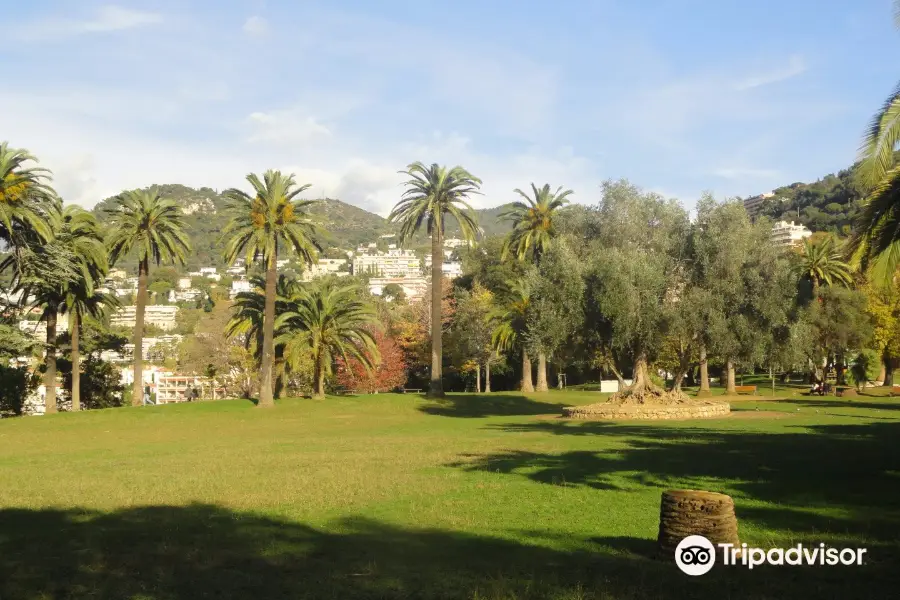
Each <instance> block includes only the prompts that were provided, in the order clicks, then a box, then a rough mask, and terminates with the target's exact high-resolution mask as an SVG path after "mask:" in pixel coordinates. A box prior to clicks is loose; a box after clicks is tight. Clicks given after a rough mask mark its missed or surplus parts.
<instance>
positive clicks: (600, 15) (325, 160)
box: [0, 0, 900, 214]
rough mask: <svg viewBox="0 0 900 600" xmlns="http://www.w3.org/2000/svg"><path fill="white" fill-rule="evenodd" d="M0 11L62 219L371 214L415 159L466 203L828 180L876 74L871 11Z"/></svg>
mask: <svg viewBox="0 0 900 600" xmlns="http://www.w3.org/2000/svg"><path fill="white" fill-rule="evenodd" d="M0 9H2V10H0V14H4V15H14V18H13V19H11V20H10V19H5V20H4V22H3V23H2V24H0V36H2V37H3V38H5V39H6V42H5V44H4V56H3V58H0V66H2V68H3V71H4V80H5V81H6V82H7V84H6V85H4V86H3V87H2V88H0V139H7V140H9V141H10V143H11V144H12V145H13V146H22V147H27V148H29V149H30V150H32V152H34V153H35V154H37V155H38V156H39V157H40V158H41V159H42V162H43V164H44V166H47V167H49V168H51V169H52V170H53V171H54V173H55V174H56V184H57V188H58V189H59V191H60V193H61V194H62V195H63V196H64V197H65V198H66V199H67V200H68V201H70V202H78V203H80V204H83V205H85V206H91V205H93V204H94V203H95V202H96V201H97V200H99V199H101V198H103V197H106V196H109V195H112V194H115V193H118V192H119V191H120V190H122V189H125V188H134V187H143V186H146V185H150V184H152V183H184V184H187V185H193V186H200V185H207V186H210V187H214V188H219V189H221V188H225V187H230V186H240V185H241V184H242V180H243V177H244V176H245V175H246V174H247V173H248V172H250V171H262V170H264V169H266V168H279V169H282V170H287V171H292V172H295V173H296V174H297V176H298V179H299V180H300V181H303V182H310V183H312V184H313V186H314V188H313V189H314V190H315V192H316V194H320V193H325V194H328V195H330V196H332V197H339V198H341V199H343V200H345V201H348V202H351V203H353V204H356V205H358V206H362V207H364V208H367V209H369V210H373V211H375V212H379V213H382V214H385V213H386V212H387V211H388V210H389V209H390V207H391V205H392V204H393V203H394V202H395V201H396V200H397V198H398V195H399V193H400V188H399V187H398V185H399V182H400V181H401V177H400V176H399V175H398V174H397V173H396V171H397V170H398V169H400V168H402V167H404V166H405V165H406V164H407V163H409V162H411V161H413V160H422V161H424V162H441V163H452V164H462V165H464V166H465V167H467V168H468V169H469V170H470V171H472V172H473V173H474V174H476V175H478V176H480V177H481V178H482V179H483V180H484V192H485V193H484V196H482V197H480V198H477V199H476V201H475V204H476V205H477V206H492V205H496V204H500V203H502V202H506V201H509V200H510V199H512V193H511V192H512V189H513V188H515V187H523V188H524V187H526V186H527V185H528V184H529V183H530V182H532V181H534V182H536V183H538V184H542V183H545V182H548V183H550V184H551V185H553V186H557V185H564V186H566V187H570V188H572V189H574V190H575V193H576V195H575V197H574V198H575V199H576V200H578V201H580V202H585V203H593V202H596V200H597V198H598V194H599V184H600V182H602V181H603V180H604V179H608V178H619V177H627V178H629V179H630V180H632V181H633V182H634V183H637V184H638V185H641V186H643V187H645V188H647V189H650V190H654V191H657V192H659V193H662V194H664V195H666V196H673V197H678V198H679V199H681V200H682V201H683V202H684V203H685V205H687V206H689V207H690V206H693V204H694V201H695V199H696V198H697V197H698V196H699V194H700V193H701V192H702V191H703V190H712V191H713V192H714V193H715V194H716V195H718V196H732V195H741V196H746V195H750V194H755V193H758V192H763V191H768V190H769V189H771V188H773V187H776V186H778V185H782V184H786V183H790V182H793V181H807V180H813V179H816V178H817V177H819V176H822V175H824V174H826V173H829V172H833V171H836V170H838V169H841V168H843V167H846V166H848V165H849V164H850V163H851V162H852V161H853V159H854V157H855V154H856V149H857V147H858V145H859V139H860V135H861V133H862V131H863V129H864V128H865V125H866V122H867V120H868V118H869V117H870V115H871V113H872V112H873V111H874V110H875V109H876V108H877V106H878V105H879V103H880V102H881V101H882V100H883V98H884V97H885V96H887V94H888V93H889V92H890V91H891V89H892V88H893V87H894V85H895V84H896V82H897V80H898V79H900V69H898V68H897V66H896V65H897V63H896V60H895V56H896V55H897V51H898V49H900V31H897V30H895V29H894V27H893V23H892V21H891V14H892V12H891V2H890V0H854V1H853V2H850V1H847V0H819V1H812V0H781V1H777V2H776V1H769V0H756V1H754V2H747V1H746V0H669V1H663V0H639V1H636V0H608V1H575V0H560V1H559V2H543V1H542V2H537V1H529V0H519V1H507V0H494V1H490V2H484V1H482V2H474V1H468V0H460V1H456V2H452V3H448V2H432V1H429V0H418V1H406V0H382V1H378V2H375V1H370V2H363V1H349V0H348V1H337V0H335V1H332V2H306V1H299V0H298V1H293V2H289V1H277V2H276V1H274V0H266V1H263V0H246V1H227V0H223V1H221V2H213V1H193V2H191V1H174V0H170V1H140V2H127V1H125V0H122V1H121V2H120V3H118V4H109V3H94V2H92V1H90V0H85V1H77V2H76V1H69V2H48V1H44V2H33V3H21V2H17V3H11V2H9V0H0ZM9 82H12V83H9Z"/></svg>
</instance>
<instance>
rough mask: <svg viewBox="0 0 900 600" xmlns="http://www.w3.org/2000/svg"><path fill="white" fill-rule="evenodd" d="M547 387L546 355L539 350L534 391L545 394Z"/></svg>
mask: <svg viewBox="0 0 900 600" xmlns="http://www.w3.org/2000/svg"><path fill="white" fill-rule="evenodd" d="M548 389H549V388H548V387H547V355H546V354H544V351H543V350H541V351H540V352H538V370H537V386H536V387H535V391H538V392H546V391H547V390H548Z"/></svg>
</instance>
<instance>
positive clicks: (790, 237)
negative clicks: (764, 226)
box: [770, 221, 812, 246]
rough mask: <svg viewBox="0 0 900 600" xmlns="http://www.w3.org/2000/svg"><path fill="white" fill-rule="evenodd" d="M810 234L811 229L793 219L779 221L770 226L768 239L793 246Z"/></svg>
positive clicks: (782, 244)
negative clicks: (770, 230)
mask: <svg viewBox="0 0 900 600" xmlns="http://www.w3.org/2000/svg"><path fill="white" fill-rule="evenodd" d="M811 235H812V231H810V230H809V229H807V228H806V227H804V226H803V225H800V224H799V223H798V224H796V225H795V224H794V222H793V221H791V222H790V223H788V222H787V221H779V222H777V223H775V225H773V226H772V235H771V237H770V239H771V240H772V241H773V242H775V243H776V244H779V245H781V246H793V245H794V244H799V243H800V242H802V241H803V240H804V239H806V238H808V237H809V236H811Z"/></svg>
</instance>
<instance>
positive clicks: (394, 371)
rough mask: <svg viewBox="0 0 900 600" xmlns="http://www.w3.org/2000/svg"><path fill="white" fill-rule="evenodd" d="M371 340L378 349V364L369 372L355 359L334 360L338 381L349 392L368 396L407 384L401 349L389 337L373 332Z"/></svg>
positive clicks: (376, 331) (404, 360)
mask: <svg viewBox="0 0 900 600" xmlns="http://www.w3.org/2000/svg"><path fill="white" fill-rule="evenodd" d="M372 338H373V339H374V340H375V345H376V346H377V348H378V353H379V355H380V357H381V361H380V362H379V363H378V366H377V367H376V368H375V369H373V370H372V371H367V370H366V368H365V367H364V366H363V365H362V363H360V362H359V361H358V360H356V359H350V360H349V361H348V362H346V363H345V362H344V361H343V360H342V359H340V358H339V359H338V360H337V376H336V378H337V382H338V384H340V385H341V386H343V387H344V388H345V389H347V390H350V391H352V392H359V393H364V394H371V393H374V392H389V391H391V390H394V389H397V388H398V387H401V386H402V385H404V384H405V383H406V359H405V358H404V354H403V350H402V349H401V348H400V346H399V345H398V344H397V342H396V341H395V340H394V338H392V337H391V336H390V335H389V334H387V333H385V332H384V331H381V330H380V329H375V330H373V331H372Z"/></svg>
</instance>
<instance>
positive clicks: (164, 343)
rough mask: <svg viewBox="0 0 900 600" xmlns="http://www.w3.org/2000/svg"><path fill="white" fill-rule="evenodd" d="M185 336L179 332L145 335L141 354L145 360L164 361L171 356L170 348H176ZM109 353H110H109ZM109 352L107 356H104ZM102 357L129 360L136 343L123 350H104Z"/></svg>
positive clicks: (131, 357)
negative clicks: (152, 335)
mask: <svg viewBox="0 0 900 600" xmlns="http://www.w3.org/2000/svg"><path fill="white" fill-rule="evenodd" d="M183 339H184V336H182V335H179V334H177V333H176V334H172V335H161V336H159V337H145V338H143V339H141V356H143V357H144V359H145V360H151V361H160V362H161V361H163V360H165V359H166V358H169V356H168V353H169V352H170V349H174V348H176V347H177V346H178V344H180V343H181V340H183ZM107 353H108V354H107ZM104 354H107V357H105V356H104ZM100 358H102V359H103V360H109V361H111V362H129V361H131V360H132V359H133V358H134V344H125V345H124V346H122V352H121V353H119V352H111V351H104V352H103V353H101V355H100Z"/></svg>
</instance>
